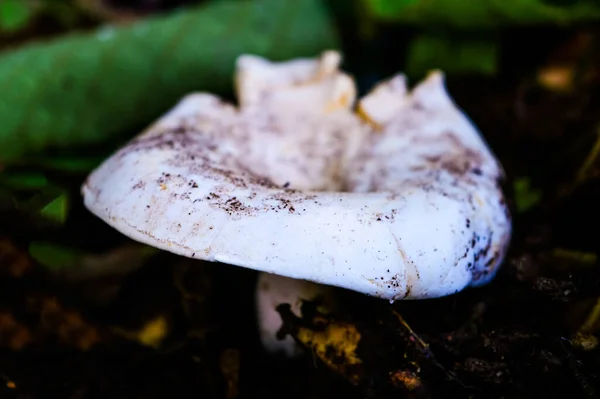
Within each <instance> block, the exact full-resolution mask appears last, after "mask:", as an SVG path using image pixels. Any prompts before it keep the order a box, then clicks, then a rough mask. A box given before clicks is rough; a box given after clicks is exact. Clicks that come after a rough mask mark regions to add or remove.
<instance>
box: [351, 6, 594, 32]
mask: <svg viewBox="0 0 600 399" xmlns="http://www.w3.org/2000/svg"><path fill="white" fill-rule="evenodd" d="M362 2H363V4H364V6H365V9H366V10H367V12H368V13H369V14H370V15H371V17H372V18H375V19H378V20H382V21H390V22H398V23H402V24H408V25H418V26H427V27H430V26H436V27H438V28H439V27H453V28H458V29H482V28H486V29H487V28H499V27H502V26H510V25H532V24H559V25H567V24H572V23H576V22H584V21H594V20H598V19H600V2H597V1H585V0H579V1H573V2H572V4H568V5H562V4H553V2H551V1H548V0H472V1H466V0H414V1H399V0H362Z"/></svg>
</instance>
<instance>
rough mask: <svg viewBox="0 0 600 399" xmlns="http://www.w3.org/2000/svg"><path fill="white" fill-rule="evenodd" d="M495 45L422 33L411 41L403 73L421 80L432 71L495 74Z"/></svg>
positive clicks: (479, 39)
mask: <svg viewBox="0 0 600 399" xmlns="http://www.w3.org/2000/svg"><path fill="white" fill-rule="evenodd" d="M497 60H498V45H497V43H496V42H495V41H494V39H493V38H486V37H481V36H479V37H469V38H465V37H461V36H452V35H448V34H433V33H431V34H430V33H422V34H420V35H418V36H416V37H415V38H414V39H412V40H411V42H410V45H409V48H408V54H407V61H406V68H405V69H406V73H407V74H408V75H410V76H415V77H421V76H423V75H424V74H426V73H427V72H428V71H429V70H431V69H441V70H443V71H444V72H447V73H480V74H484V75H491V74H494V73H495V72H496V66H497Z"/></svg>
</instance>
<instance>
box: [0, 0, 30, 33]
mask: <svg viewBox="0 0 600 399" xmlns="http://www.w3.org/2000/svg"><path fill="white" fill-rule="evenodd" d="M31 16H32V10H31V7H30V5H29V4H28V2H27V0H0V30H4V31H9V32H11V31H15V30H18V29H21V28H22V27H24V26H25V25H26V24H27V23H28V22H29V20H30V19H31Z"/></svg>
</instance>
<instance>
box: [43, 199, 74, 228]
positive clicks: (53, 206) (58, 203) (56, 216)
mask: <svg viewBox="0 0 600 399" xmlns="http://www.w3.org/2000/svg"><path fill="white" fill-rule="evenodd" d="M68 213H69V197H68V196H67V195H66V194H62V195H59V196H58V197H56V198H55V199H54V200H52V201H51V202H50V203H49V204H48V205H46V206H44V207H43V208H42V209H41V210H40V215H42V217H44V218H46V219H48V220H51V221H53V222H57V223H60V224H64V223H65V221H66V220H67V215H68Z"/></svg>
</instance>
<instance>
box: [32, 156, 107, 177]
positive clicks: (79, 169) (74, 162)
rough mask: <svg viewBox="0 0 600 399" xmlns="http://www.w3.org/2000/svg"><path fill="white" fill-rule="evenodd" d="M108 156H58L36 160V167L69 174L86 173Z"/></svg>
mask: <svg viewBox="0 0 600 399" xmlns="http://www.w3.org/2000/svg"><path fill="white" fill-rule="evenodd" d="M108 155H109V154H103V155H101V156H87V157H86V156H81V157H78V156H60V157H42V158H37V160H36V165H39V166H41V167H43V168H47V169H53V170H59V171H62V172H71V173H87V172H89V171H91V170H92V169H94V168H95V167H96V166H98V165H99V164H100V163H101V162H102V161H103V160H104V159H105V158H106V157H107V156H108Z"/></svg>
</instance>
